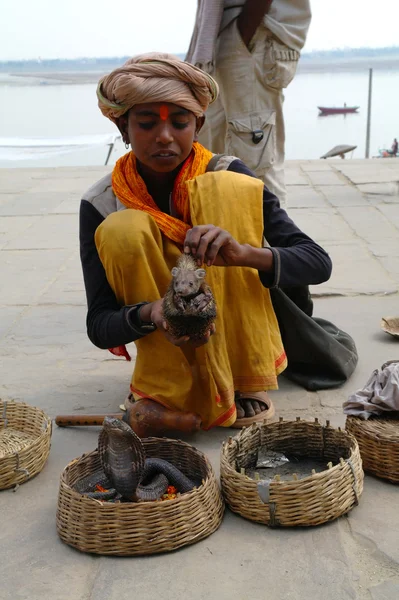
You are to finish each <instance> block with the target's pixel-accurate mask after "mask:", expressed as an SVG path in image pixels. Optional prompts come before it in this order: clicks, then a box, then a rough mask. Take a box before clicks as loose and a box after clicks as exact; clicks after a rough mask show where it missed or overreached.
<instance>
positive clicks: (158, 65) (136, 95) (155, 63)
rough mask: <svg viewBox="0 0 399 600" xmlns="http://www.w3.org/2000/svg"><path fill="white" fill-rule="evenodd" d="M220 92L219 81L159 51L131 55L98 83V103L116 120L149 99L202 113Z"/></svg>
mask: <svg viewBox="0 0 399 600" xmlns="http://www.w3.org/2000/svg"><path fill="white" fill-rule="evenodd" d="M218 92H219V90H218V85H217V83H216V81H215V80H214V79H213V78H212V77H211V76H210V75H208V74H207V73H205V72H204V71H201V69H199V68H198V67H195V66H194V65H191V64H189V63H186V62H184V61H182V60H180V58H178V57H177V56H173V55H172V54H160V53H156V52H152V53H149V54H142V55H140V56H135V57H134V58H130V59H129V60H128V61H126V62H125V64H124V65H123V66H122V67H120V68H119V69H115V70H114V71H112V73H110V74H109V75H105V77H103V78H102V79H100V81H99V84H98V87H97V97H98V106H99V107H100V110H101V112H102V113H103V115H104V116H106V117H108V119H111V121H113V122H114V123H116V121H117V119H118V118H119V117H120V116H121V115H123V114H124V113H125V112H127V111H128V110H129V109H130V108H132V106H134V105H135V104H143V103H146V102H171V103H173V104H177V105H178V106H182V107H183V108H186V109H187V110H190V111H191V112H193V113H194V114H195V115H196V116H197V117H200V116H202V115H203V114H204V112H205V111H206V109H207V108H208V105H209V104H211V103H212V102H214V101H215V100H216V98H217V96H218Z"/></svg>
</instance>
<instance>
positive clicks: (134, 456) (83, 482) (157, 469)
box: [74, 417, 195, 502]
mask: <svg viewBox="0 0 399 600" xmlns="http://www.w3.org/2000/svg"><path fill="white" fill-rule="evenodd" d="M98 453H99V456H100V463H101V469H98V470H96V471H94V472H93V473H91V474H90V475H88V476H86V477H83V478H82V479H80V480H78V481H77V482H76V483H75V485H74V489H75V491H77V492H79V493H80V494H82V495H85V496H88V497H89V498H94V499H96V500H103V501H107V500H111V499H114V500H116V499H122V500H130V501H133V502H137V501H144V502H149V501H153V500H158V499H159V498H161V496H162V495H163V494H164V493H165V492H166V490H167V488H168V486H169V485H173V486H175V487H176V489H177V490H178V492H180V493H182V494H184V493H186V492H189V491H191V490H192V489H193V488H194V487H195V483H194V482H193V481H191V480H190V479H189V478H188V477H186V475H184V474H183V473H182V472H181V471H180V470H179V469H178V468H177V467H175V466H174V465H172V464H171V463H169V462H168V461H166V460H164V459H162V458H147V457H146V453H145V449H144V445H143V442H142V441H141V439H140V438H139V437H138V435H136V433H135V432H134V431H133V429H132V428H131V427H130V425H128V424H127V423H125V422H124V421H121V420H120V419H117V418H116V417H105V418H104V422H103V427H102V429H101V431H100V434H99V436H98ZM97 485H99V486H101V487H103V488H105V489H106V490H107V491H105V492H100V491H98V492H97V491H93V490H94V489H95V487H96V486H97Z"/></svg>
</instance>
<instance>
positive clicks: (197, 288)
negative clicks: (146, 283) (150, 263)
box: [162, 254, 216, 339]
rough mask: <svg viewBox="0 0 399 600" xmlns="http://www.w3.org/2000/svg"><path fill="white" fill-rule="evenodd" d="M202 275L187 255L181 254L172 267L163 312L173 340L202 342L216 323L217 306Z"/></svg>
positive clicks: (203, 270) (204, 273) (200, 270)
mask: <svg viewBox="0 0 399 600" xmlns="http://www.w3.org/2000/svg"><path fill="white" fill-rule="evenodd" d="M205 275H206V271H205V269H199V268H198V266H197V264H196V262H195V259H194V258H193V257H192V256H191V255H190V254H182V255H181V256H180V257H179V259H178V261H177V266H176V267H173V269H172V281H171V282H170V285H169V287H168V290H167V292H166V294H165V297H164V301H163V307H162V309H163V316H164V319H165V321H166V322H167V324H168V326H169V331H170V333H171V334H172V335H173V336H174V337H182V336H186V335H188V336H190V338H192V339H199V338H202V337H203V336H204V335H205V334H206V332H207V331H208V329H209V327H210V326H211V324H212V323H213V321H214V320H215V318H216V304H215V300H214V298H213V294H212V290H211V288H210V287H209V285H207V284H206V283H205Z"/></svg>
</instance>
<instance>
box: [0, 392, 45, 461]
mask: <svg viewBox="0 0 399 600" xmlns="http://www.w3.org/2000/svg"><path fill="white" fill-rule="evenodd" d="M8 405H12V406H17V407H21V408H22V407H26V408H28V409H29V410H31V411H33V412H35V413H36V414H37V415H38V416H39V417H41V419H42V423H41V425H42V431H40V433H37V434H35V433H33V434H32V436H34V437H33V439H30V440H29V441H28V442H27V443H26V444H25V445H24V446H22V447H21V448H20V449H19V450H17V451H15V450H10V451H9V452H5V453H4V454H2V455H0V463H1V462H2V461H5V460H9V459H10V457H13V456H16V455H19V454H22V453H25V452H29V451H30V449H31V448H32V446H34V445H35V444H37V443H39V442H40V441H41V440H42V439H44V438H45V437H47V436H48V434H49V431H50V434H51V429H52V419H51V417H50V416H49V415H48V414H47V413H46V412H45V411H44V410H43V409H42V408H39V407H37V406H33V405H32V404H28V403H27V402H20V401H18V400H4V399H2V398H0V411H1V412H0V418H1V419H2V420H4V421H5V426H1V427H0V432H5V431H6V430H7V427H8V418H7V406H8ZM10 429H14V430H16V431H19V432H20V433H25V430H24V429H21V428H17V427H10Z"/></svg>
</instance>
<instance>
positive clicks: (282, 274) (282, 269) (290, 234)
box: [228, 159, 332, 288]
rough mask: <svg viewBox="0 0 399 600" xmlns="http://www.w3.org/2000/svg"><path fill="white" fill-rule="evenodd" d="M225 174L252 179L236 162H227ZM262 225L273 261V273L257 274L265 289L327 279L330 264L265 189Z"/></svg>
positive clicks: (323, 253) (314, 283)
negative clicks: (238, 174) (236, 174)
mask: <svg viewBox="0 0 399 600" xmlns="http://www.w3.org/2000/svg"><path fill="white" fill-rule="evenodd" d="M228 170H230V171H235V172H236V173H242V174H244V175H249V176H250V177H255V175H254V174H253V173H252V171H251V170H250V169H248V167H247V166H246V165H244V163H243V162H242V161H241V160H239V159H237V160H234V161H233V162H231V163H230V165H229V168H228ZM263 222H264V237H265V238H266V241H267V243H268V244H269V246H270V250H271V251H272V252H273V257H274V269H273V271H272V272H270V273H265V272H262V271H260V272H259V277H260V280H261V282H262V283H263V285H264V286H265V287H268V288H271V287H277V286H278V287H296V286H303V285H316V284H319V283H323V282H324V281H327V280H328V279H329V278H330V276H331V271H332V263H331V259H330V257H329V255H328V254H327V252H326V251H325V250H324V249H323V248H322V247H321V246H319V245H318V244H316V242H314V241H313V240H312V239H311V238H310V237H309V236H307V235H306V234H305V233H303V231H301V230H300V229H299V227H297V226H296V225H295V223H294V222H293V221H292V220H291V219H290V218H289V216H288V215H287V213H286V212H285V210H284V209H282V208H281V207H280V203H279V200H278V198H277V197H276V196H275V195H274V194H272V193H271V192H270V191H269V190H268V189H267V187H266V186H265V188H264V192H263Z"/></svg>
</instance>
